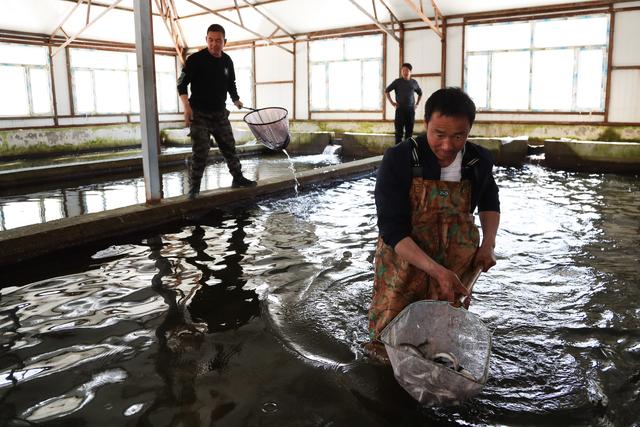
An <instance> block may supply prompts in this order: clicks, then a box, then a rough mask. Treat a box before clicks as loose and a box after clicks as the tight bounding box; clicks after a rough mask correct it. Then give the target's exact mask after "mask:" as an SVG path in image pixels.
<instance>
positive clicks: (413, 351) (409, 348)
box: [397, 343, 424, 359]
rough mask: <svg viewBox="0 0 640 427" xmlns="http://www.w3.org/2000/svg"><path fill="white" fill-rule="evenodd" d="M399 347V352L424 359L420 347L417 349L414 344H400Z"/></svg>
mask: <svg viewBox="0 0 640 427" xmlns="http://www.w3.org/2000/svg"><path fill="white" fill-rule="evenodd" d="M397 347H398V349H399V350H401V351H404V352H405V353H408V354H410V355H412V356H415V357H419V358H421V359H424V354H422V352H421V351H420V350H419V349H418V347H416V346H415V345H413V344H408V343H405V344H399V345H398V346H397Z"/></svg>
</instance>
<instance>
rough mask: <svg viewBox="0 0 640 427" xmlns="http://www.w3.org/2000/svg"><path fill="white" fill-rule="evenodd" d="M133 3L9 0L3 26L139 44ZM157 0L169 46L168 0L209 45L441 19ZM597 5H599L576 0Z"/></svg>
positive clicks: (441, 4)
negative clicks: (214, 34) (220, 35)
mask: <svg viewBox="0 0 640 427" xmlns="http://www.w3.org/2000/svg"><path fill="white" fill-rule="evenodd" d="M133 3H134V0H2V2H1V3H0V12H1V13H0V30H3V31H18V32H28V33H37V34H45V35H58V36H62V37H73V36H76V35H78V37H79V38H82V39H90V40H101V41H112V42H122V43H135V33H134V14H133ZM151 3H152V5H153V12H154V24H153V25H154V41H155V45H156V46H164V47H171V46H172V45H173V42H172V39H171V36H170V33H169V31H168V29H167V26H166V25H165V22H164V21H163V19H162V18H161V17H160V14H159V13H158V12H159V8H158V5H160V4H167V5H174V6H175V13H176V16H177V18H178V19H177V22H178V23H179V27H180V33H181V36H182V37H184V44H185V45H186V46H188V47H197V46H202V45H203V44H204V38H205V32H206V28H207V27H208V26H209V25H210V24H212V23H220V24H222V25H223V26H224V27H225V29H226V33H227V34H226V35H227V40H228V41H229V42H234V41H245V40H255V39H265V38H269V37H274V36H286V35H301V34H308V33H313V32H319V31H325V30H332V29H339V28H351V27H356V26H361V25H371V24H374V21H373V20H374V19H376V17H377V20H378V21H379V22H381V23H386V24H388V23H389V22H390V20H391V19H392V17H391V14H390V13H389V10H390V11H391V13H392V14H393V15H394V16H395V17H396V18H397V19H399V20H400V21H412V20H417V19H420V17H419V12H417V11H416V10H415V9H414V8H412V5H415V6H416V7H418V8H420V7H421V5H422V12H423V13H424V15H425V16H427V17H429V18H431V19H432V18H433V17H434V8H433V6H432V2H431V0H151ZM567 3H569V2H567V1H566V0H565V1H563V0H555V1H554V0H482V1H469V0H435V4H436V5H437V7H438V9H439V10H440V13H441V14H442V15H443V16H445V17H449V16H459V15H466V14H473V13H479V12H494V11H495V12H498V11H501V10H506V9H520V8H528V7H544V6H552V5H561V4H567ZM589 3H594V2H593V1H582V2H581V1H577V2H576V1H572V2H571V4H573V5H576V4H584V5H589ZM597 3H598V4H600V5H601V4H602V2H597ZM114 4H115V6H113V5H114ZM236 4H237V6H238V8H236ZM374 4H375V10H374V7H373V5H374ZM110 6H111V9H109V7H110ZM61 23H62V24H63V25H62V26H61V27H60V24H61ZM87 24H89V25H87Z"/></svg>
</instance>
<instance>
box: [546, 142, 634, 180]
mask: <svg viewBox="0 0 640 427" xmlns="http://www.w3.org/2000/svg"><path fill="white" fill-rule="evenodd" d="M544 155H545V160H544V164H545V166H548V167H551V168H554V169H563V170H572V171H581V172H614V173H615V172H617V173H640V143H638V142H603V141H573V140H571V141H564V140H553V139H548V140H545V142H544Z"/></svg>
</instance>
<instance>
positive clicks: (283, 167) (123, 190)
mask: <svg viewBox="0 0 640 427" xmlns="http://www.w3.org/2000/svg"><path fill="white" fill-rule="evenodd" d="M287 157H288V155H287ZM337 163H340V157H338V156H337V155H308V156H297V157H294V158H292V159H290V160H289V159H287V158H285V157H284V156H282V155H279V156H271V157H263V158H253V159H242V167H243V172H244V175H245V176H247V177H248V178H250V179H253V180H260V179H267V178H273V177H275V176H291V171H292V170H293V169H292V168H293V166H292V165H293V164H295V168H296V170H297V171H305V170H309V169H313V168H317V167H322V166H327V165H331V164H337ZM294 176H295V175H294ZM231 180H232V177H231V175H230V174H229V171H228V170H227V167H226V165H225V163H224V162H218V163H214V164H210V165H208V166H207V168H206V169H205V171H204V176H203V177H202V183H201V186H202V187H201V189H202V190H213V189H216V188H223V187H229V186H231ZM162 189H163V194H164V197H175V196H180V195H183V194H186V193H187V192H188V190H189V177H188V174H187V173H186V169H182V170H179V171H174V172H167V173H164V174H162ZM297 189H298V184H297V180H296V186H295V190H296V192H297V191H298V190H297ZM145 201H146V196H145V188H144V179H143V178H142V177H138V178H131V179H124V180H117V181H105V182H100V183H96V184H92V185H81V186H77V185H75V186H65V187H63V188H60V189H56V190H51V191H43V192H38V193H31V194H23V195H19V196H5V197H0V231H2V230H9V229H12V228H17V227H22V226H25V225H30V224H39V223H43V222H47V221H53V220H56V219H60V218H68V217H73V216H78V215H84V214H88V213H94V212H102V211H106V210H109V209H116V208H121V207H123V206H131V205H136V204H139V203H145Z"/></svg>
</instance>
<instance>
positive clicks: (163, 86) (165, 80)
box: [156, 73, 178, 113]
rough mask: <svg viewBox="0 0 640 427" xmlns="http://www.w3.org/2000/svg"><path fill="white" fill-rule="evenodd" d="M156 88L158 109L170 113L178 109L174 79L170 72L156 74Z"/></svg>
mask: <svg viewBox="0 0 640 427" xmlns="http://www.w3.org/2000/svg"><path fill="white" fill-rule="evenodd" d="M156 88H157V89H158V95H157V96H158V111H161V112H163V113H172V112H175V111H178V100H177V96H178V95H177V93H178V92H177V91H176V81H175V79H174V78H173V76H172V75H171V74H168V73H158V74H157V75H156Z"/></svg>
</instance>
